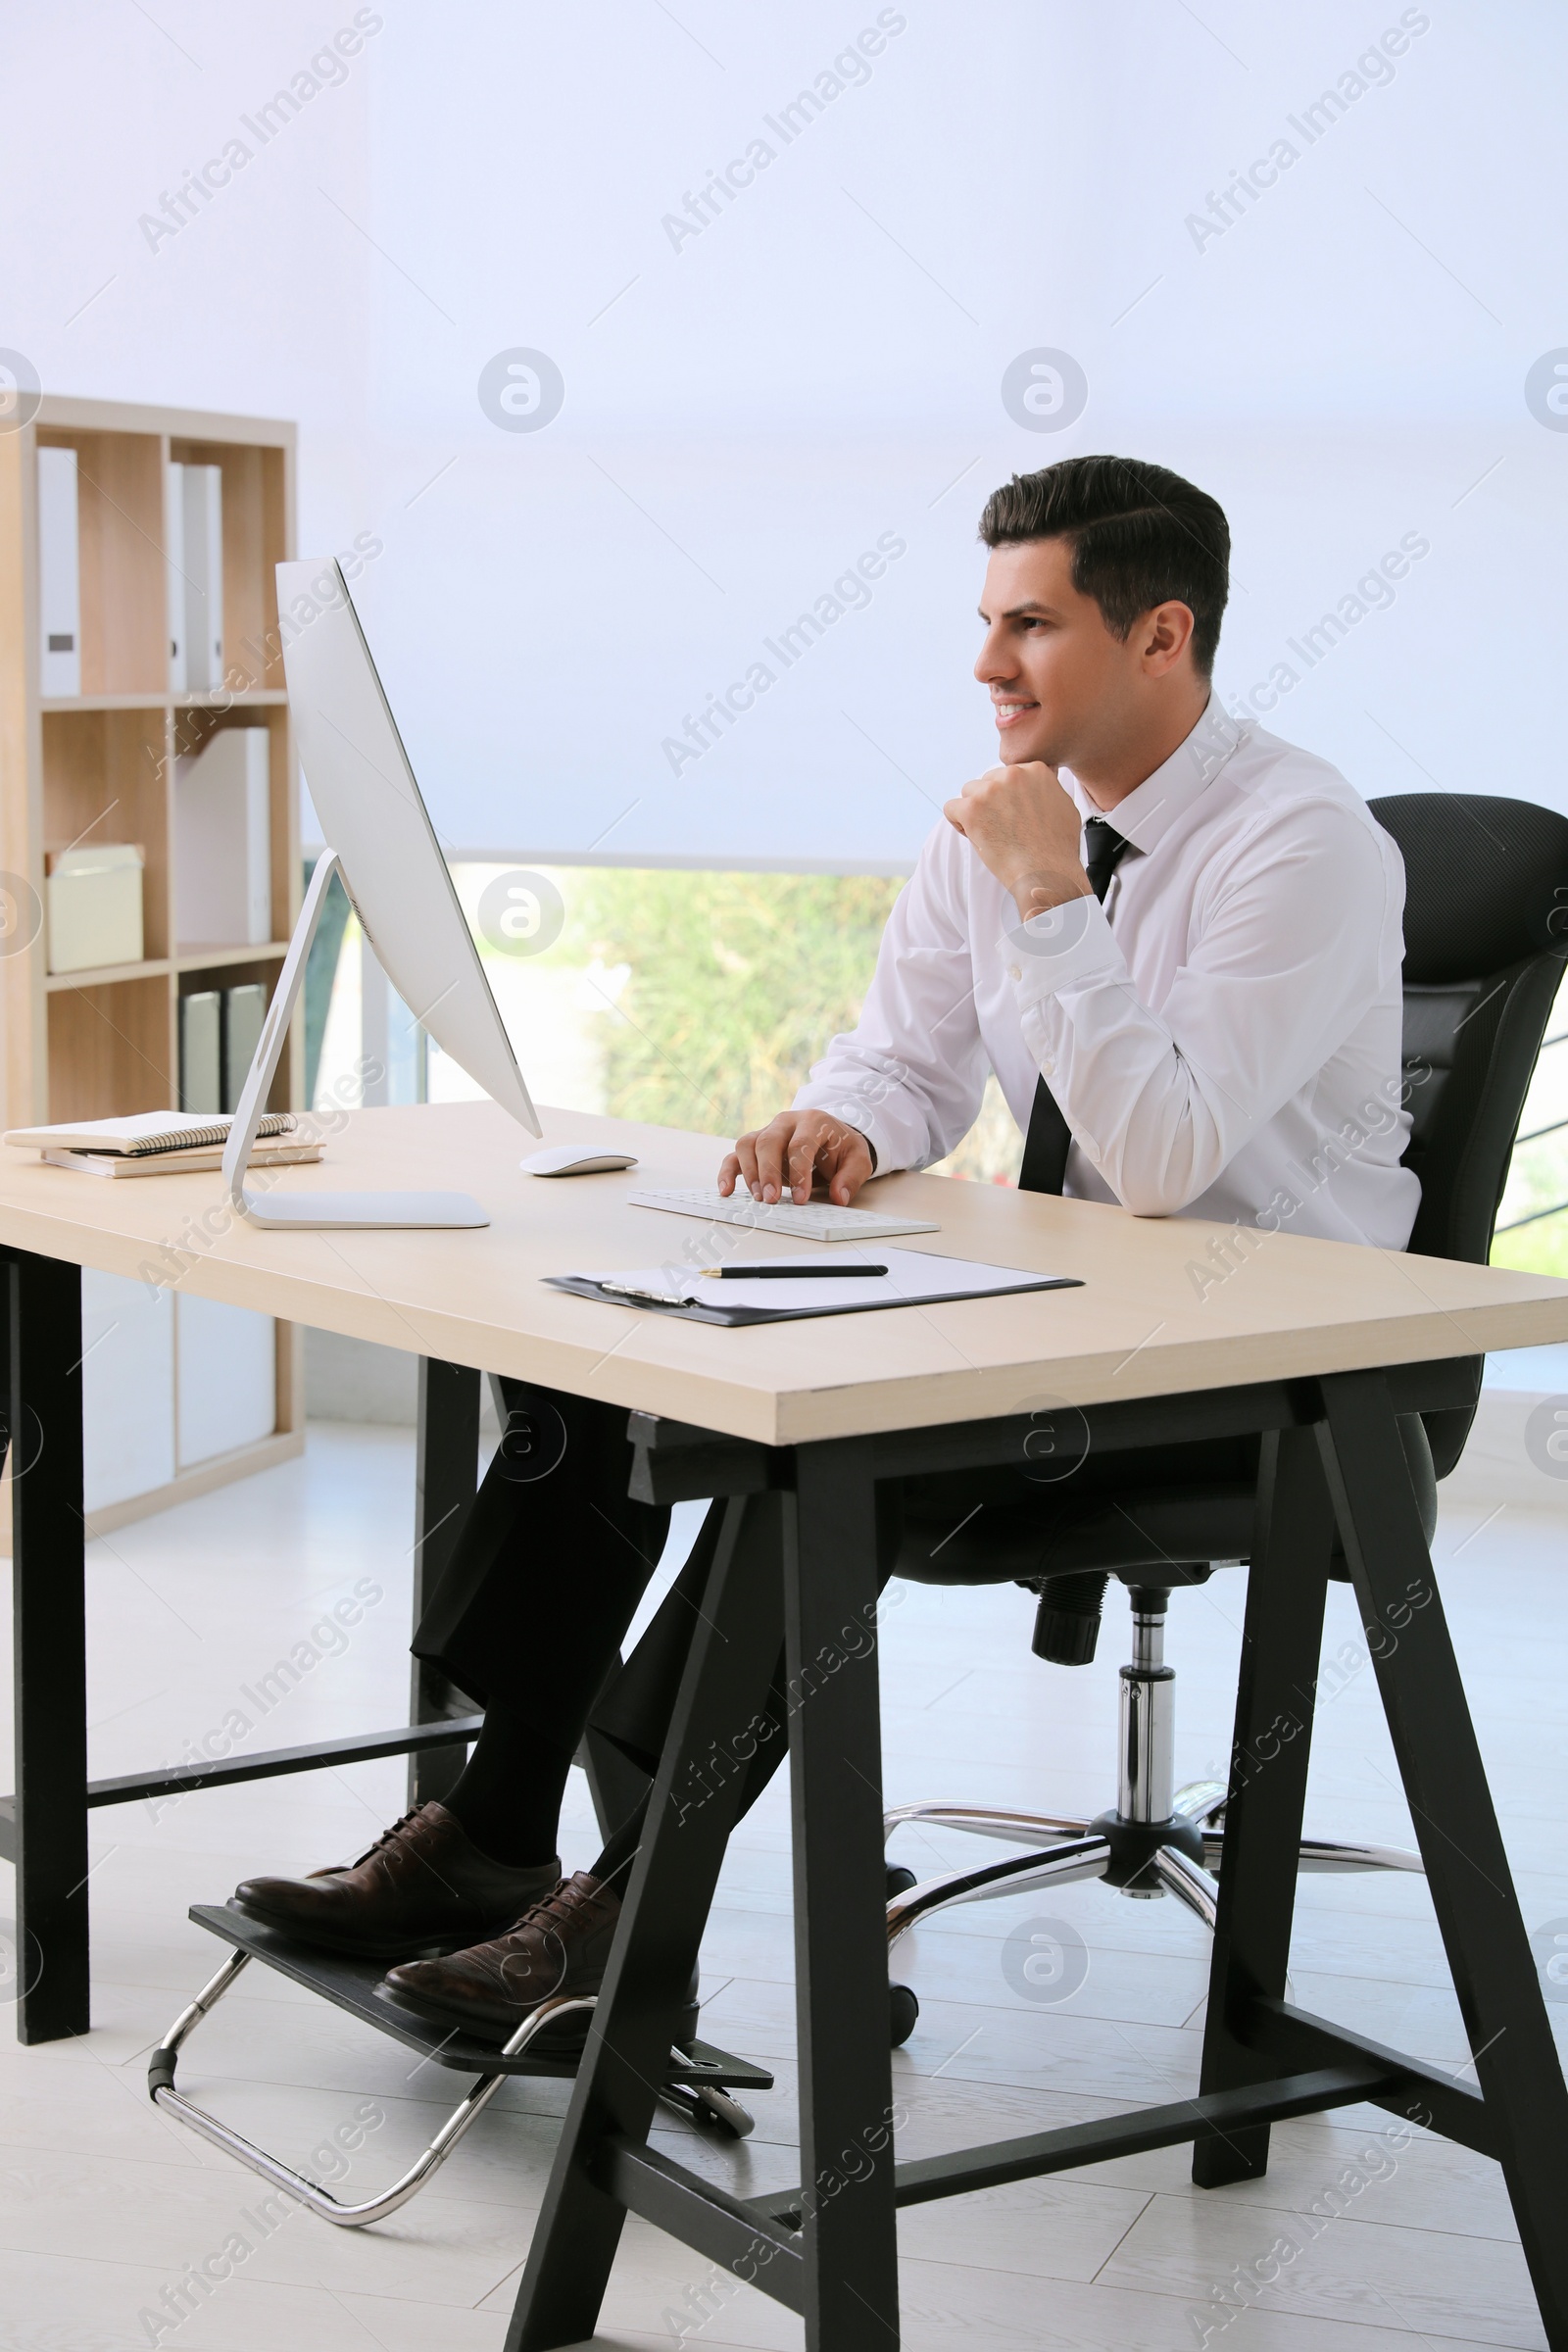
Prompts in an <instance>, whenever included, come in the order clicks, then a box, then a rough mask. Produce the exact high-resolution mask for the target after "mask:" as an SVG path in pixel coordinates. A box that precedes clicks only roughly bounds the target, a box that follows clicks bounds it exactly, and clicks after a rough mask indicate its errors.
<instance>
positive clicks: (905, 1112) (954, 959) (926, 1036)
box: [795, 824, 990, 1175]
mask: <svg viewBox="0 0 1568 2352" xmlns="http://www.w3.org/2000/svg"><path fill="white" fill-rule="evenodd" d="M944 836H946V838H944ZM966 849H967V844H966V843H964V842H963V841H962V840H961V839H960V837H959V836H958V835H957V834H956V832H955V831H954V830H953V828H952V826H951V825H947V824H943V825H940V826H939V827H937V828H936V830H935V831H934V832H933V833H932V834H931V836H930V838H929V839H928V840H927V842H926V844H925V847H924V848H923V850H922V851H921V853H920V859H919V862H918V864H917V865H916V867H915V870H914V872H913V874H912V875H911V876H910V877H909V880H908V882H907V884H906V885H905V887H904V889H903V890H902V891H901V892H900V893H899V896H898V899H897V900H896V901H895V903H894V907H893V912H892V914H891V915H890V916H889V917H888V923H887V928H886V930H885V931H884V932H883V934H882V944H881V947H880V948H879V950H878V951H877V959H876V971H875V973H874V975H873V977H872V980H871V985H870V988H869V989H868V990H867V992H866V997H865V1003H864V1005H863V1006H862V1008H861V1012H860V1018H859V1020H858V1023H857V1024H856V1026H855V1028H854V1029H852V1030H851V1031H850V1032H849V1033H848V1035H847V1036H843V1037H835V1038H834V1039H833V1041H832V1043H831V1045H830V1046H829V1047H828V1049H827V1052H826V1053H825V1054H823V1056H822V1058H821V1060H820V1061H819V1062H817V1063H815V1064H814V1066H813V1067H812V1070H811V1074H810V1077H809V1080H808V1082H807V1084H806V1085H805V1086H803V1087H802V1088H801V1091H800V1093H799V1094H798V1095H797V1096H796V1098H795V1103H796V1107H797V1108H798V1109H803V1110H826V1111H830V1112H832V1113H833V1114H834V1116H835V1117H838V1118H841V1119H843V1120H844V1121H845V1122H846V1124H847V1125H849V1126H851V1127H857V1128H858V1129H859V1131H860V1133H861V1134H862V1135H863V1136H864V1137H865V1138H866V1140H867V1142H868V1143H869V1144H870V1146H871V1148H872V1150H873V1151H874V1152H875V1153H876V1164H877V1169H878V1172H879V1173H881V1174H883V1175H886V1174H888V1173H889V1172H890V1171H891V1170H893V1169H895V1168H923V1167H928V1166H929V1165H930V1163H931V1162H932V1161H933V1160H935V1159H941V1158H943V1157H944V1156H945V1155H946V1154H947V1153H948V1152H951V1151H953V1149H954V1148H955V1146H956V1145H957V1144H959V1143H960V1142H961V1141H962V1139H963V1137H964V1136H965V1135H966V1134H967V1133H968V1131H969V1129H970V1128H971V1127H972V1126H973V1124H974V1121H975V1117H976V1115H977V1113H978V1111H979V1108H980V1102H981V1098H982V1096H983V1094H984V1092H985V1083H986V1072H987V1070H988V1068H989V1067H990V1064H989V1063H988V1061H987V1059H986V1054H985V1049H984V1047H983V1046H982V1044H981V1041H980V1021H979V1014H978V1013H977V1011H976V1009H975V1001H974V964H973V959H972V956H971V954H970V947H969V920H968V887H967V872H966V868H965V865H964V862H963V853H964V852H965V851H966Z"/></svg>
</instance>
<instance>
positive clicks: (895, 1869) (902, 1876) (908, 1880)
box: [888, 1862, 920, 1903]
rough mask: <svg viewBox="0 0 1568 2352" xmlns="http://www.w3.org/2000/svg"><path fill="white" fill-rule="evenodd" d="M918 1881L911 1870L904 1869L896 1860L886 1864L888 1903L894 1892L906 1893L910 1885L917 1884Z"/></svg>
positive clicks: (914, 1885) (916, 1885) (915, 1885)
mask: <svg viewBox="0 0 1568 2352" xmlns="http://www.w3.org/2000/svg"><path fill="white" fill-rule="evenodd" d="M919 1884H920V1882H919V1880H918V1879H917V1878H916V1877H915V1875H914V1873H913V1871H912V1870H905V1869H903V1868H902V1866H901V1865H900V1864H899V1863H897V1862H890V1863H889V1864H888V1901H889V1902H890V1903H891V1902H892V1900H893V1898H894V1896H895V1895H896V1894H907V1893H908V1891H909V1888H910V1887H918V1885H919Z"/></svg>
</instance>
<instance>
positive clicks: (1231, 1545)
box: [895, 1413, 1438, 1586]
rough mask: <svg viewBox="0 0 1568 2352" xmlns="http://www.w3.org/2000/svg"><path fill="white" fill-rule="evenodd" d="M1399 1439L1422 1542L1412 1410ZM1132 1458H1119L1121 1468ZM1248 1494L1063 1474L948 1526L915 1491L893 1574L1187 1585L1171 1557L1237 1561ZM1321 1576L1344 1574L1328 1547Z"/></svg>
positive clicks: (1422, 1499) (919, 1578)
mask: <svg viewBox="0 0 1568 2352" xmlns="http://www.w3.org/2000/svg"><path fill="white" fill-rule="evenodd" d="M1399 1436H1400V1438H1401V1439H1402V1440H1403V1443H1404V1453H1405V1459H1406V1461H1407V1462H1408V1463H1409V1465H1410V1477H1411V1481H1412V1484H1413V1485H1414V1488H1415V1494H1416V1501H1417V1503H1418V1505H1419V1507H1420V1511H1421V1524H1422V1527H1423V1529H1424V1531H1425V1534H1426V1539H1427V1542H1428V1543H1429V1544H1430V1543H1431V1541H1432V1538H1433V1535H1434V1534H1435V1532H1436V1530H1437V1524H1438V1482H1437V1474H1436V1472H1435V1470H1434V1468H1433V1461H1432V1448H1431V1446H1429V1444H1428V1442H1427V1433H1426V1430H1425V1428H1424V1427H1423V1425H1422V1421H1421V1416H1420V1415H1419V1413H1401V1414H1400V1415H1399ZM1137 1459H1138V1457H1137V1456H1136V1455H1131V1456H1129V1457H1128V1465H1127V1466H1128V1469H1129V1472H1133V1473H1135V1471H1136V1464H1137ZM1254 1497H1255V1487H1254V1482H1253V1481H1252V1480H1250V1479H1218V1478H1216V1479H1211V1480H1206V1481H1205V1480H1194V1481H1193V1482H1191V1483H1190V1484H1188V1485H1185V1486H1183V1485H1178V1484H1162V1483H1159V1482H1156V1481H1150V1482H1149V1483H1148V1484H1147V1485H1140V1484H1139V1483H1138V1481H1137V1478H1136V1475H1132V1476H1130V1477H1129V1479H1128V1482H1127V1484H1126V1486H1125V1487H1119V1488H1118V1489H1117V1490H1116V1492H1115V1494H1114V1495H1111V1494H1109V1493H1108V1492H1107V1491H1106V1489H1105V1487H1104V1486H1103V1484H1097V1485H1096V1486H1094V1487H1090V1488H1088V1489H1087V1490H1086V1492H1085V1493H1084V1494H1083V1495H1074V1493H1073V1490H1072V1483H1071V1481H1070V1480H1064V1481H1063V1482H1062V1483H1061V1484H1060V1485H1059V1486H1043V1487H1041V1488H1040V1489H1039V1490H1038V1491H1037V1495H1031V1496H1029V1497H1027V1498H1026V1499H1024V1500H1022V1501H1012V1500H1010V1499H1009V1500H1005V1501H996V1502H993V1501H987V1502H985V1503H984V1504H983V1505H982V1506H981V1507H980V1508H979V1509H977V1510H976V1511H974V1512H973V1513H972V1514H971V1516H970V1517H969V1518H968V1519H966V1520H965V1521H964V1522H963V1524H962V1525H961V1526H959V1527H957V1528H955V1527H954V1524H953V1519H952V1514H951V1511H946V1510H945V1511H943V1512H942V1513H941V1514H940V1515H938V1514H937V1513H935V1512H933V1511H930V1510H928V1509H923V1508H922V1507H921V1505H920V1500H919V1498H918V1489H915V1490H914V1492H913V1493H912V1494H911V1495H910V1497H909V1499H908V1501H907V1502H906V1504H905V1509H904V1524H903V1529H902V1533H901V1536H900V1542H899V1553H898V1565H897V1568H896V1571H895V1573H896V1574H897V1575H899V1576H904V1577H907V1578H908V1579H909V1580H910V1582H911V1583H912V1584H917V1585H1007V1584H1034V1583H1035V1582H1037V1581H1038V1580H1039V1579H1041V1578H1044V1577H1057V1576H1084V1575H1099V1574H1101V1573H1103V1572H1109V1573H1110V1574H1112V1575H1122V1574H1126V1573H1128V1572H1129V1571H1136V1570H1139V1569H1151V1570H1154V1569H1157V1570H1159V1571H1161V1573H1160V1574H1158V1575H1151V1576H1150V1578H1149V1580H1148V1581H1149V1582H1150V1583H1151V1584H1155V1585H1167V1586H1171V1585H1181V1584H1188V1583H1191V1582H1192V1581H1194V1580H1193V1579H1192V1577H1191V1575H1190V1574H1189V1572H1188V1570H1187V1569H1186V1568H1185V1567H1180V1566H1178V1565H1177V1563H1178V1562H1193V1563H1205V1564H1211V1563H1212V1562H1214V1561H1216V1560H1245V1559H1246V1557H1247V1555H1248V1553H1249V1551H1250V1549H1251V1543H1252V1509H1253V1503H1254ZM1329 1573H1330V1575H1331V1576H1335V1577H1338V1578H1340V1579H1341V1580H1345V1579H1346V1578H1347V1577H1348V1569H1347V1566H1346V1562H1345V1559H1344V1556H1343V1554H1342V1553H1341V1552H1340V1550H1339V1548H1338V1546H1336V1548H1335V1554H1334V1560H1333V1564H1332V1566H1331V1568H1330V1571H1329Z"/></svg>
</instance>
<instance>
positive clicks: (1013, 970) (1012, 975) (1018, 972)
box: [1007, 963, 1023, 980]
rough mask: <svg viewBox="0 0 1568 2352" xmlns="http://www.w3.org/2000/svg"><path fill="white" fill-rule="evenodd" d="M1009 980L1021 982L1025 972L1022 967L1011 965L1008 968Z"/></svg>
mask: <svg viewBox="0 0 1568 2352" xmlns="http://www.w3.org/2000/svg"><path fill="white" fill-rule="evenodd" d="M1007 978H1008V979H1009V980H1021V979H1022V978H1023V971H1022V969H1021V967H1020V966H1019V965H1018V964H1016V963H1009V964H1008V966H1007Z"/></svg>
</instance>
